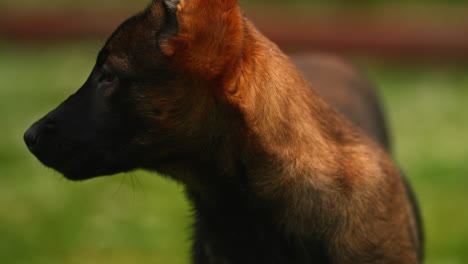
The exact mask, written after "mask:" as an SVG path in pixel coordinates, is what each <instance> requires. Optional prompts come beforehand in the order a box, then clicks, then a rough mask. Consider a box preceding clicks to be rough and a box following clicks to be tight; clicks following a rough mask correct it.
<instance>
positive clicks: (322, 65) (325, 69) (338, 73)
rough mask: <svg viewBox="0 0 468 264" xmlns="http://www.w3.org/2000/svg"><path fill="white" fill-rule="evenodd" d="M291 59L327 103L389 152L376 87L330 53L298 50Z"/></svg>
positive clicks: (387, 133) (385, 126) (385, 122)
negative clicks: (298, 52)
mask: <svg viewBox="0 0 468 264" xmlns="http://www.w3.org/2000/svg"><path fill="white" fill-rule="evenodd" d="M291 59H292V61H293V62H294V64H295V65H296V66H297V67H298V69H299V70H300V71H301V72H302V73H303V74H304V76H305V77H306V79H307V80H308V81H309V82H310V83H311V85H312V88H314V89H315V91H317V92H318V93H319V95H320V96H322V97H323V99H325V101H326V102H327V103H329V104H330V105H331V106H333V107H334V108H335V109H336V110H338V111H339V112H340V113H341V114H343V115H344V116H345V117H346V118H348V119H349V120H350V121H351V122H352V123H353V124H355V125H356V126H358V127H360V128H361V129H363V130H364V131H365V132H366V133H367V134H368V135H369V136H370V137H372V138H373V139H374V140H375V141H376V142H378V143H379V144H380V145H381V146H382V147H383V148H385V149H386V150H387V151H388V152H391V140H390V133H389V130H388V126H387V121H386V119H385V115H384V109H383V106H382V103H381V102H380V101H379V96H378V94H377V91H376V89H375V88H374V87H373V85H372V84H371V83H370V82H369V81H368V80H367V79H366V78H365V77H364V76H363V75H362V74H361V73H360V72H359V71H357V70H356V69H355V68H354V67H352V66H351V65H350V64H348V63H347V62H345V61H344V60H342V59H340V58H338V57H336V56H332V55H325V54H319V53H313V54H298V55H295V56H292V57H291Z"/></svg>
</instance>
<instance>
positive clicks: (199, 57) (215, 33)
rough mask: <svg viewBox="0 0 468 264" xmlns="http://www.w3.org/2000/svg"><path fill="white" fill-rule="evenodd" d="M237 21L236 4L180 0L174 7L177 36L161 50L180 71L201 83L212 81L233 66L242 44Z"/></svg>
mask: <svg viewBox="0 0 468 264" xmlns="http://www.w3.org/2000/svg"><path fill="white" fill-rule="evenodd" d="M200 6H203V8H200ZM201 18H203V19H201ZM241 18H242V16H241V13H240V8H239V6H238V5H237V1H236V0H218V1H210V0H199V1H191V0H182V1H180V4H179V5H178V6H177V19H178V23H179V27H178V34H177V36H175V37H173V38H170V39H168V40H167V42H165V43H163V45H162V50H163V52H164V53H165V54H166V55H167V56H171V57H173V60H174V62H175V63H176V64H177V65H180V66H181V67H183V69H184V70H187V71H189V72H191V73H192V74H196V75H197V76H198V77H199V78H202V79H204V80H213V79H216V78H218V77H220V75H221V74H222V73H223V71H224V70H226V69H230V68H233V67H234V66H235V64H236V63H237V58H238V56H239V53H240V51H241V48H242V42H243V38H242V37H243V34H242V30H243V25H242V24H243V23H242V19H241ZM224 74H225V73H224Z"/></svg>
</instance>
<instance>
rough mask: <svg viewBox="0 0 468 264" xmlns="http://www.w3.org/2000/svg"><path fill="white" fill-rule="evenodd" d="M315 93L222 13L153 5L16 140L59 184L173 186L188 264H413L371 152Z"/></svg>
mask: <svg viewBox="0 0 468 264" xmlns="http://www.w3.org/2000/svg"><path fill="white" fill-rule="evenodd" d="M319 72H320V71H319ZM332 72H333V71H332ZM330 74H331V75H330V77H333V73H330ZM318 76H319V77H320V76H323V75H322V74H318ZM314 83H315V84H314ZM343 83H347V82H346V81H345V82H343ZM322 84H323V82H321V81H320V80H317V81H316V82H314V80H312V86H311V85H310V84H309V82H308V81H307V80H306V79H305V77H304V76H303V75H302V74H301V73H300V72H299V71H298V70H297V69H296V67H295V66H294V65H293V64H292V62H291V60H290V59H289V58H288V57H287V56H286V55H284V54H283V53H282V52H281V51H280V49H279V48H278V47H277V46H276V45H275V44H273V43H272V42H270V41H269V40H268V39H267V38H266V37H264V36H263V35H262V34H261V33H260V32H259V31H258V30H257V29H256V28H255V26H254V25H253V24H252V23H251V22H250V21H249V20H248V19H247V18H245V17H244V16H243V14H242V12H241V9H240V7H239V5H238V3H237V1H236V0H180V1H179V0H154V1H153V2H152V3H151V5H150V6H149V7H148V8H146V9H145V10H144V11H143V12H141V13H139V14H137V15H135V16H134V17H132V18H130V19H128V20H127V21H126V22H124V23H123V24H122V25H120V26H119V27H118V28H117V30H116V31H115V32H114V33H113V35H112V36H111V37H110V38H109V40H108V41H107V42H106V44H105V45H104V48H103V49H102V50H101V51H100V53H99V55H98V57H97V61H96V65H95V66H94V69H93V70H92V73H91V75H90V76H89V78H88V80H87V81H86V82H85V84H84V85H83V86H82V87H81V88H80V89H79V90H78V91H77V92H76V93H75V94H73V95H72V96H70V97H69V98H68V99H67V100H66V101H65V102H63V103H62V104H61V105H59V106H58V107H57V108H56V109H55V110H53V111H52V112H50V113H49V114H48V115H46V116H45V117H44V118H42V119H41V120H39V121H38V122H37V123H35V124H34V125H33V126H32V127H31V128H30V129H29V130H28V131H27V132H26V133H25V136H24V138H25V141H26V144H27V146H28V148H29V149H30V151H31V152H32V153H33V154H34V155H35V156H36V157H37V158H38V159H39V160H40V161H41V162H42V163H43V164H45V165H46V166H48V167H51V168H53V169H55V170H57V171H59V172H60V173H62V174H63V175H64V176H65V177H66V178H68V179H70V180H75V181H80V180H86V179H90V178H93V177H97V176H104V175H112V174H115V173H119V172H126V171H131V170H133V169H136V168H143V169H146V170H151V171H157V172H159V173H161V174H163V175H167V176H168V177H170V178H172V179H174V180H176V181H178V182H181V183H182V184H183V185H184V186H185V189H186V193H187V197H188V199H189V200H190V201H191V203H192V206H193V208H194V218H195V222H194V236H193V238H194V241H193V249H192V261H193V263H195V264H201V263H203V264H221V263H223V264H224V263H226V264H230V263H388V264H390V263H420V262H421V258H422V253H421V252H422V239H421V237H422V232H421V227H420V223H419V220H418V213H417V209H416V205H415V204H414V202H413V199H412V196H411V193H410V192H409V189H408V187H407V186H406V183H405V180H404V178H403V177H402V175H401V173H400V171H399V169H398V167H397V166H396V165H395V164H394V162H393V161H392V160H391V158H389V156H388V154H387V153H386V151H385V150H384V149H383V147H381V146H380V145H382V146H384V145H385V140H384V139H383V137H380V136H375V135H374V138H375V140H376V141H379V142H380V144H379V143H376V142H375V141H374V140H372V139H371V136H372V132H371V131H372V130H370V129H368V130H366V128H365V126H363V127H362V128H358V125H359V124H356V125H353V123H352V122H353V121H352V120H351V121H350V120H348V119H352V118H353V117H358V116H359V111H356V110H351V112H347V111H346V108H342V109H339V108H340V100H338V99H336V98H340V96H333V97H332V98H335V99H336V100H335V101H334V100H330V99H329V101H334V102H335V105H334V106H331V104H333V102H331V103H327V102H326V101H325V100H324V99H322V96H320V95H319V94H318V93H317V91H316V90H315V89H314V85H315V86H320V85H322ZM329 86H330V87H336V89H341V88H339V87H340V86H339V85H335V84H331V85H329ZM341 86H343V85H341ZM345 86H346V85H345ZM319 89H320V88H319ZM330 89H332V88H330ZM343 89H347V88H343ZM325 91H326V89H325ZM336 92H337V93H334V94H339V91H336ZM331 94H333V93H331ZM364 94H366V93H363V95H364ZM324 97H326V96H324ZM373 107H374V106H372V104H371V105H370V107H369V108H368V109H372V108H373ZM343 109H345V110H344V111H343ZM339 111H343V112H344V113H342V114H345V115H348V118H345V117H344V116H343V115H342V114H340V113H339ZM353 111H354V112H353ZM367 118H369V117H364V119H366V120H362V122H363V124H364V123H365V122H367V121H368V120H367ZM369 120H371V119H369ZM359 121H360V119H359V118H357V119H356V120H354V122H355V123H359ZM379 122H381V121H379V120H373V121H371V123H373V124H374V125H373V127H374V126H375V127H378V126H379ZM365 131H367V132H365ZM368 134H369V135H368ZM379 138H380V139H379Z"/></svg>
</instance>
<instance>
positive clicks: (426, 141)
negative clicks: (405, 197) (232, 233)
mask: <svg viewBox="0 0 468 264" xmlns="http://www.w3.org/2000/svg"><path fill="white" fill-rule="evenodd" d="M266 1H267V0H264V2H266ZM301 1H303V0H297V1H295V2H301ZM72 2H73V3H75V4H73V3H72ZM101 2H102V3H101ZM108 2H109V3H108V4H110V1H108ZM111 2H112V3H116V5H117V6H118V5H121V6H122V5H125V4H126V3H128V1H124V0H118V1H111ZM135 2H138V3H141V4H144V3H146V2H147V1H146V0H145V1H143V0H138V1H135ZM268 2H269V3H270V2H271V1H268ZM321 2H323V1H311V3H321ZM343 2H345V1H329V3H332V4H337V5H338V4H340V3H343ZM355 2H356V3H357V1H354V2H353V3H355ZM381 2H382V1H359V3H363V4H365V5H369V4H370V5H378V4H379V3H381ZM395 2H397V3H402V2H403V1H400V2H398V1H395ZM409 2H411V3H416V4H417V3H422V0H421V1H420V0H412V1H407V2H406V3H409ZM424 2H425V3H428V1H426V0H425V1H424ZM430 2H431V3H440V2H441V1H439V0H431V1H430ZM19 3H20V2H18V1H2V3H0V8H1V7H2V6H3V7H10V8H22V7H23V6H24V7H26V8H36V7H39V6H41V7H43V8H44V7H47V6H49V7H54V8H58V9H60V8H62V7H64V6H67V7H70V6H72V7H73V5H77V6H78V5H83V6H86V5H88V6H89V5H90V3H92V2H91V1H88V0H85V1H79V2H77V1H62V0H60V1H58V0H57V1H56V0H47V1H43V2H40V3H39V2H37V1H32V0H25V2H21V4H19ZM105 3H106V0H103V1H100V4H102V5H105ZM444 3H447V1H444ZM451 3H458V4H465V3H467V1H463V0H459V1H455V0H454V1H451ZM132 5H135V3H132ZM100 45H101V43H99V42H84V43H76V44H67V45H64V44H62V45H34V46H28V45H22V46H14V45H12V44H9V43H7V42H5V41H1V40H0V124H1V125H0V262H1V263H8V264H10V263H12V264H20V263H28V264H39V263H41V264H42V263H43V264H55V263H57V264H58V263H71V264H74V263H77V264H78V263H90V264H93V263H96V264H97V263H99V264H104V263H113V264H114V263H115V264H120V263H122V264H124V263H161V264H179V263H181V264H182V263H189V254H188V252H189V246H190V242H189V241H190V219H191V217H190V209H189V206H188V204H187V202H186V201H185V199H184V196H183V192H182V188H181V186H178V185H176V184H175V183H173V182H171V181H170V180H167V179H164V178H162V177H159V176H158V175H155V174H154V173H147V172H141V171H138V172H135V173H131V174H125V175H117V176H113V177H105V178H99V179H95V180H92V181H87V182H82V183H72V182H68V181H66V180H64V179H63V178H62V177H61V176H60V175H59V174H57V173H55V172H53V171H52V170H49V169H46V168H44V167H43V166H42V165H41V164H40V163H39V162H38V161H36V160H35V158H34V157H33V156H32V155H31V154H29V152H28V150H27V149H26V147H25V146H24V143H23V140H22V135H23V133H24V131H25V130H26V129H27V128H28V127H29V126H30V125H31V124H32V123H33V122H34V121H36V120H37V119H38V118H40V117H42V116H43V115H44V114H45V113H46V112H47V111H50V110H51V109H52V108H54V107H55V106H57V104H58V103H59V102H61V101H63V100H64V99H65V98H66V97H67V96H68V95H70V94H71V93H73V92H74V91H75V90H76V89H77V88H78V87H79V86H80V85H81V84H82V83H83V82H84V80H85V79H86V77H87V76H88V74H89V72H90V70H91V68H92V66H93V64H94V58H95V55H96V53H97V51H98V50H99V48H100ZM358 62H359V64H360V66H361V68H362V69H363V70H364V71H366V72H367V73H368V75H369V76H370V77H371V78H372V79H373V80H374V81H375V82H376V83H377V84H378V87H379V90H380V92H381V95H382V98H383V101H384V103H385V105H386V108H387V114H388V116H389V118H390V123H391V129H392V134H393V137H394V141H395V144H394V149H395V156H396V159H397V161H398V162H399V164H401V166H402V168H403V169H404V171H405V172H406V174H407V175H408V177H409V179H410V180H411V182H412V183H413V187H414V189H415V191H416V193H417V196H418V198H419V200H420V203H421V207H422V210H423V215H424V221H425V226H426V236H427V247H426V248H427V261H426V263H428V264H463V263H468V251H467V250H466V249H467V248H468V209H467V208H466V205H467V202H468V122H467V120H468V106H467V102H468V63H466V64H465V65H457V66H453V65H452V66H448V65H421V64H412V65H411V64H410V65H408V64H398V63H388V62H387V63H386V62H375V61H366V60H360V61H358Z"/></svg>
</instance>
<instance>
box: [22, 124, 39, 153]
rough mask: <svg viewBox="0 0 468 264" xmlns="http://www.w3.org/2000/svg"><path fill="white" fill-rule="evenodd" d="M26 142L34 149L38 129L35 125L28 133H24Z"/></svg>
mask: <svg viewBox="0 0 468 264" xmlns="http://www.w3.org/2000/svg"><path fill="white" fill-rule="evenodd" d="M24 142H26V146H28V148H29V149H31V150H32V149H33V148H34V146H35V145H36V142H37V131H36V129H34V126H32V127H31V128H29V129H28V131H26V133H24Z"/></svg>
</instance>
